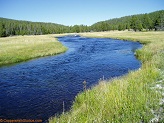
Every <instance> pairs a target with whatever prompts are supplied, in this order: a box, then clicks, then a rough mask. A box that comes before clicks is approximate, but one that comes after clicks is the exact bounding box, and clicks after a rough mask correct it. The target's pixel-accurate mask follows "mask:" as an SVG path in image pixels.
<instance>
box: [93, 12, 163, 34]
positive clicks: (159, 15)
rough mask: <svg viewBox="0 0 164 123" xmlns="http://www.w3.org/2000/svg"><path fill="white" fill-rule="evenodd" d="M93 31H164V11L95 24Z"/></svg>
mask: <svg viewBox="0 0 164 123" xmlns="http://www.w3.org/2000/svg"><path fill="white" fill-rule="evenodd" d="M91 29H92V30H93V31H110V30H120V31H121V30H125V29H128V30H130V29H133V30H134V31H137V30H138V31H142V30H143V29H144V30H164V10H161V11H155V12H152V13H149V14H138V15H132V16H125V17H121V18H115V19H111V20H106V21H101V22H98V23H95V24H93V25H92V26H91Z"/></svg>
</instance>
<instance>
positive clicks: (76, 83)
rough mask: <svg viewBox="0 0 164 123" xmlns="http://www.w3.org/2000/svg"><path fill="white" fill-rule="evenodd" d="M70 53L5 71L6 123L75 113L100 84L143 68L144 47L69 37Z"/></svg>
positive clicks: (2, 103)
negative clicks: (80, 96)
mask: <svg viewBox="0 0 164 123" xmlns="http://www.w3.org/2000/svg"><path fill="white" fill-rule="evenodd" d="M58 39H59V41H60V42H62V43H63V44H64V45H65V46H67V47H68V48H69V50H68V51H67V52H66V53H63V54H60V55H57V56H50V57H44V58H39V59H34V60H30V61H28V62H23V63H19V64H15V65H12V66H4V67H1V68H0V118H2V119H42V120H43V121H45V120H47V119H48V118H49V117H50V116H54V115H55V114H60V113H61V112H62V110H63V101H64V103H65V110H69V108H70V106H71V105H72V102H73V100H74V97H75V96H76V95H77V93H79V92H81V91H82V90H83V84H82V83H83V81H84V80H86V81H87V87H88V88H89V87H91V86H94V85H96V84H97V83H98V81H99V80H100V79H101V78H103V79H110V78H111V77H116V76H121V75H123V74H126V73H128V71H129V70H135V69H138V68H139V67H140V66H141V63H140V61H138V60H137V59H136V58H135V56H134V51H135V50H136V49H138V48H141V44H140V43H138V42H130V41H121V40H114V39H103V38H102V39H98V38H85V37H80V36H65V37H59V38H58Z"/></svg>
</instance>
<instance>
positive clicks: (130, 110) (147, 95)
mask: <svg viewBox="0 0 164 123" xmlns="http://www.w3.org/2000/svg"><path fill="white" fill-rule="evenodd" d="M81 35H82V36H85V37H99V38H104V37H105V38H117V39H124V40H133V41H140V42H142V43H143V44H145V45H144V46H143V48H142V49H140V50H137V51H136V56H137V57H138V58H139V59H140V60H141V62H142V66H141V68H140V69H139V70H136V71H129V73H128V74H127V75H124V76H122V77H118V78H113V79H111V80H108V81H101V82H99V84H98V85H97V86H95V87H93V88H92V89H89V90H86V91H84V92H82V93H80V94H78V95H77V96H76V98H75V101H74V103H73V106H72V108H71V110H70V111H69V112H66V113H63V114H61V115H59V116H55V117H52V118H50V119H49V122H50V123H113V122H114V123H139V122H144V123H147V122H150V121H151V120H152V119H153V118H154V117H155V116H154V114H153V113H152V112H155V113H159V112H158V111H159V109H160V110H161V108H162V107H163V104H160V100H161V99H162V98H163V97H162V94H161V93H160V91H159V90H157V89H155V87H156V84H157V83H159V82H160V84H161V86H162V87H163V85H164V76H162V75H161V73H162V71H163V70H164V62H163V61H164V32H128V31H122V32H119V31H114V32H112V31H111V32H94V33H82V34H81ZM111 72H112V71H111ZM162 93H163V91H162ZM161 113H163V111H162V112H161ZM161 113H160V114H161ZM163 121H164V118H163V115H160V118H158V122H163ZM152 122H155V121H152Z"/></svg>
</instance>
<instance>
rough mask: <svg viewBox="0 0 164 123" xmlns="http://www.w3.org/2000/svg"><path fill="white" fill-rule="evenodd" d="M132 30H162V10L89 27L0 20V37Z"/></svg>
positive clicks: (163, 22) (163, 26) (163, 11)
mask: <svg viewBox="0 0 164 123" xmlns="http://www.w3.org/2000/svg"><path fill="white" fill-rule="evenodd" d="M125 29H128V30H130V29H133V30H134V31H142V30H164V10H160V11H155V12H151V13H148V14H138V15H131V16H125V17H121V18H114V19H110V20H106V21H101V22H97V23H95V24H93V25H91V26H86V25H74V26H65V25H61V24H56V23H43V22H30V21H20V20H12V19H7V18H0V37H7V36H12V35H42V34H60V33H74V32H76V33H79V32H99V31H110V30H119V31H121V30H125Z"/></svg>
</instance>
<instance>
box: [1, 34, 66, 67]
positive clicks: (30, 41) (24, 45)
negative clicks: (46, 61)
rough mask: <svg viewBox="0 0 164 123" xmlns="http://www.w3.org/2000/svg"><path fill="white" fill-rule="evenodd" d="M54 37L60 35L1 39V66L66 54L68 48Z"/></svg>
mask: <svg viewBox="0 0 164 123" xmlns="http://www.w3.org/2000/svg"><path fill="white" fill-rule="evenodd" d="M54 36H60V35H36V36H13V37H5V38H0V66H2V65H6V64H11V63H17V62H22V61H26V60H29V59H33V58H37V57H43V56H50V55H56V54H59V53H63V52H65V51H66V50H67V48H66V47H65V46H63V45H62V44H61V43H60V42H59V41H58V40H57V39H56V38H54Z"/></svg>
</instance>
